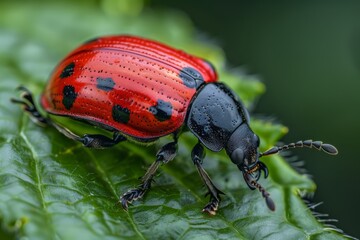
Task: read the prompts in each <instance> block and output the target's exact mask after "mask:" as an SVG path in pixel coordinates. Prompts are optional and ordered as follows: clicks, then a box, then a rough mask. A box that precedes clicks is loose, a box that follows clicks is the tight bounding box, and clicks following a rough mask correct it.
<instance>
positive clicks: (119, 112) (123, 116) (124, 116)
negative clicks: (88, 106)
mask: <svg viewBox="0 0 360 240" xmlns="http://www.w3.org/2000/svg"><path fill="white" fill-rule="evenodd" d="M112 118H113V119H114V120H115V121H116V122H119V123H127V122H128V121H129V119H130V110H129V109H127V108H123V107H121V106H120V105H114V106H113V108H112Z"/></svg>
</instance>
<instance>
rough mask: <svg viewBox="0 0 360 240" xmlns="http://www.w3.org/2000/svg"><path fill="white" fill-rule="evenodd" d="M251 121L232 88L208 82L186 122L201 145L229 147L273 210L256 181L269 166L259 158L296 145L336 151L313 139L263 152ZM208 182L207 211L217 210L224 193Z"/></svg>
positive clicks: (243, 172) (265, 194) (246, 178)
mask: <svg viewBox="0 0 360 240" xmlns="http://www.w3.org/2000/svg"><path fill="white" fill-rule="evenodd" d="M249 122H250V117H249V113H248V111H247V110H246V108H245V107H244V105H243V104H242V103H241V101H240V100H239V98H238V97H237V96H236V94H234V93H233V92H232V91H231V90H230V88H228V87H227V86H226V85H224V84H222V83H209V84H206V85H203V86H202V87H200V89H199V90H198V93H197V95H196V96H195V98H194V100H193V102H192V104H191V106H190V109H189V113H188V119H187V122H186V123H187V126H188V128H189V129H190V131H191V132H192V133H193V134H194V135H195V136H196V137H197V138H198V139H199V141H200V142H201V144H202V145H204V146H205V147H207V148H208V149H210V150H212V151H216V152H217V151H220V150H222V149H225V150H226V153H227V154H228V156H229V157H230V159H231V161H232V162H233V163H234V164H236V165H237V167H238V168H239V170H240V171H241V172H242V174H243V177H244V179H245V182H246V183H247V185H248V186H249V188H250V189H252V190H254V189H259V191H260V192H261V193H262V196H263V197H264V198H265V200H266V204H267V206H268V208H269V209H271V210H275V204H274V202H273V200H272V199H271V198H270V194H269V193H268V192H267V191H266V190H265V189H264V188H263V187H262V186H261V185H260V184H259V183H258V182H257V181H258V180H259V178H260V176H261V171H263V172H264V175H265V178H266V177H267V176H268V174H269V171H268V169H267V167H266V165H265V164H264V163H263V162H261V161H259V158H260V157H262V156H265V155H271V154H275V153H278V152H279V151H281V150H286V149H289V148H296V147H310V148H311V147H314V148H316V149H318V150H323V151H324V152H326V153H328V154H334V155H335V154H337V149H336V148H335V147H334V146H332V145H330V144H326V143H322V142H321V141H312V140H307V141H298V142H296V143H291V144H288V145H284V146H283V147H273V148H271V149H270V150H268V151H266V152H264V153H260V151H259V145H260V139H259V137H258V136H257V135H256V134H255V133H254V132H253V131H252V130H251V128H250V126H249ZM199 146H200V145H199ZM199 146H198V147H196V148H194V150H193V152H198V151H199V150H200V149H201V147H199ZM201 151H203V149H201ZM201 159H202V158H201ZM195 164H196V163H195ZM203 179H204V178H203ZM205 184H206V185H207V186H208V189H209V192H210V194H211V202H210V203H211V204H208V206H207V207H205V209H204V210H205V211H208V212H210V213H215V211H216V208H217V206H218V204H219V202H220V197H219V194H220V193H221V192H220V191H219V190H218V189H217V188H216V187H215V186H214V185H213V183H212V182H211V181H210V179H209V180H208V181H205Z"/></svg>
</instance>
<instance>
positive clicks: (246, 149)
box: [226, 123, 275, 210]
mask: <svg viewBox="0 0 360 240" xmlns="http://www.w3.org/2000/svg"><path fill="white" fill-rule="evenodd" d="M259 145H260V139H259V137H258V136H257V135H256V134H255V133H254V132H253V131H252V130H251V129H250V127H249V126H248V125H247V124H246V123H244V124H242V125H240V126H239V127H238V128H237V129H236V130H235V131H234V133H233V134H232V135H231V137H230V139H229V141H228V143H227V146H226V152H227V154H228V155H229V156H230V159H231V161H232V162H233V163H234V164H236V165H237V167H238V168H239V169H240V171H241V172H242V174H243V177H244V180H245V182H246V183H247V185H248V186H249V188H250V189H252V190H254V189H256V188H257V189H259V190H260V191H261V193H262V195H263V197H264V198H265V200H266V203H267V206H268V207H269V209H271V210H275V204H274V202H273V201H272V200H271V198H270V197H269V196H270V194H269V193H268V192H266V190H265V189H264V188H263V187H262V186H261V185H260V184H259V183H258V182H257V181H258V180H259V179H260V176H261V171H264V175H265V178H266V177H267V176H268V174H269V172H268V169H267V167H266V165H265V164H264V163H262V162H261V161H259V157H260V152H259Z"/></svg>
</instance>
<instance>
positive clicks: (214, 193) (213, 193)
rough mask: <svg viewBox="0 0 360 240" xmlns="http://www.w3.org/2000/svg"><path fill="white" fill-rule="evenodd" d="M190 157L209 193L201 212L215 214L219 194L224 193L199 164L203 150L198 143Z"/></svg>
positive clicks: (203, 156) (218, 202)
mask: <svg viewBox="0 0 360 240" xmlns="http://www.w3.org/2000/svg"><path fill="white" fill-rule="evenodd" d="M191 157H192V160H193V162H194V164H195V166H196V168H197V170H198V173H199V175H200V177H201V179H202V180H203V182H204V183H205V185H206V187H207V189H208V193H207V194H206V195H210V202H209V203H208V204H206V205H205V207H204V208H203V212H207V213H209V214H211V215H215V214H216V210H217V209H218V207H219V204H220V201H221V198H220V194H224V193H223V192H222V191H220V190H219V189H218V188H217V187H216V186H215V185H214V183H213V182H212V181H211V179H210V177H209V175H208V174H207V172H206V171H205V169H204V168H203V167H202V166H201V164H202V161H203V159H204V158H205V150H204V147H203V146H202V145H201V144H200V143H198V144H196V145H195V147H194V148H193V150H192V152H191Z"/></svg>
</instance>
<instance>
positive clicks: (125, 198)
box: [120, 188, 146, 211]
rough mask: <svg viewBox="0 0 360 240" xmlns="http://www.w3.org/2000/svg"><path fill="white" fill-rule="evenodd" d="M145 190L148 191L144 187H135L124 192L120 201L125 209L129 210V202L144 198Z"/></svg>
mask: <svg viewBox="0 0 360 240" xmlns="http://www.w3.org/2000/svg"><path fill="white" fill-rule="evenodd" d="M145 192H146V189H144V188H135V189H130V190H129V191H127V192H126V193H124V194H123V195H122V196H121V197H120V202H121V206H122V208H123V209H124V210H125V211H127V209H128V207H129V205H128V204H129V203H132V202H133V201H136V200H138V199H140V198H142V197H143V196H144V194H145Z"/></svg>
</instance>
